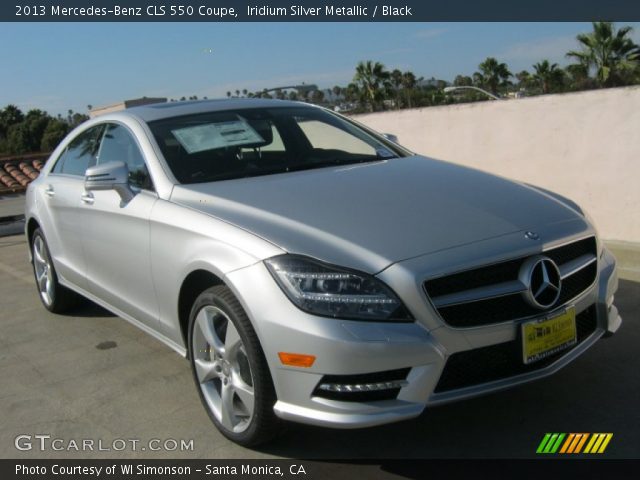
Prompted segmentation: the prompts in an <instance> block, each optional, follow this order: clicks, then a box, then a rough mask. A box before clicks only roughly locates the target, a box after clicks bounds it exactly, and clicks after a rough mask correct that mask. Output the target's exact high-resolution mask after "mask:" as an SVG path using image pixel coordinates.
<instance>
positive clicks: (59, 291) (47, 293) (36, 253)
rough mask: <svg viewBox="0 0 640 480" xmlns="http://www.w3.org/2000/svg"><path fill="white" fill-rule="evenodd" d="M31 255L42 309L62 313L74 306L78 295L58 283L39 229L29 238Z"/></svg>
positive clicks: (47, 248)
mask: <svg viewBox="0 0 640 480" xmlns="http://www.w3.org/2000/svg"><path fill="white" fill-rule="evenodd" d="M31 255H32V257H33V274H34V276H35V278H36V287H37V288H38V293H39V296H40V300H41V301H42V304H43V305H44V307H45V308H46V309H47V310H49V311H50V312H53V313H62V312H64V311H66V310H68V309H69V308H71V307H72V306H73V305H75V304H76V301H77V299H78V295H77V294H76V293H74V292H72V291H71V290H69V289H68V288H66V287H63V286H62V285H61V284H60V282H59V281H58V275H57V274H56V269H55V268H54V266H53V261H52V260H51V254H50V253H49V247H48V246H47V241H46V240H45V238H44V235H43V233H42V230H40V229H39V228H38V229H36V230H35V231H34V232H33V236H32V237H31Z"/></svg>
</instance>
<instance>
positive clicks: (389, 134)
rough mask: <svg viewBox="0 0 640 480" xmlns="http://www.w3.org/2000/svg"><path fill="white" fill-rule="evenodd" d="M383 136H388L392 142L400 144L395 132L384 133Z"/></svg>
mask: <svg viewBox="0 0 640 480" xmlns="http://www.w3.org/2000/svg"><path fill="white" fill-rule="evenodd" d="M382 136H383V137H384V138H386V139H387V140H389V141H390V142H393V143H398V144H399V142H398V137H397V136H396V135H394V134H393V133H383V134H382Z"/></svg>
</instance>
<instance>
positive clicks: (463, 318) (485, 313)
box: [424, 237, 598, 328]
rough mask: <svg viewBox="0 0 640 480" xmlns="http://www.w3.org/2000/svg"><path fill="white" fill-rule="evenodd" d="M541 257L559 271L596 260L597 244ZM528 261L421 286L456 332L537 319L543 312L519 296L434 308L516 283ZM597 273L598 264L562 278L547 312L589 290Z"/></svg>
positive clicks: (583, 242) (589, 241) (556, 250)
mask: <svg viewBox="0 0 640 480" xmlns="http://www.w3.org/2000/svg"><path fill="white" fill-rule="evenodd" d="M542 254H543V255H544V256H546V257H549V258H550V259H552V260H553V261H554V262H555V263H556V264H557V265H558V266H559V267H560V268H561V269H562V266H563V265H566V264H569V263H570V262H572V261H574V260H576V259H579V258H581V257H584V256H587V257H589V258H591V259H592V260H595V259H596V255H597V247H596V240H595V237H589V238H586V239H584V240H579V241H577V242H573V243H570V244H568V245H563V246H561V247H557V248H554V249H551V250H547V251H545V252H543V253H542ZM587 257H585V258H587ZM527 258H529V257H522V258H518V259H514V260H509V261H506V262H500V263H497V264H493V265H489V266H485V267H480V268H476V269H472V270H467V271H464V272H459V273H454V274H452V275H447V276H445V277H440V278H436V279H432V280H428V281H426V282H425V283H424V288H425V291H426V292H427V295H428V296H429V297H430V298H431V299H432V300H434V304H436V309H437V311H438V313H439V314H440V316H441V317H442V319H443V320H444V321H445V322H446V323H448V324H449V325H451V326H454V327H458V328H464V327H476V326H480V325H487V324H492V323H500V322H507V321H512V320H517V319H523V318H527V317H532V316H535V315H540V314H541V313H544V311H542V310H540V309H538V308H535V307H533V306H531V305H530V304H529V303H528V302H527V301H526V300H525V299H524V297H523V296H522V295H521V294H520V293H510V294H506V295H503V296H497V297H492V298H480V299H474V300H473V301H466V302H463V303H462V302H461V303H454V304H451V305H441V306H437V299H438V297H441V298H443V297H444V296H446V295H452V294H459V293H461V292H466V291H471V290H474V289H478V288H488V289H490V288H491V287H492V286H493V285H498V284H502V283H504V282H514V281H516V280H517V279H518V272H519V271H520V268H521V267H522V264H523V263H524V262H525V261H526V260H527ZM597 270H598V268H597V262H595V261H592V263H589V264H588V265H586V266H584V268H581V269H579V270H578V271H576V272H574V273H573V274H571V275H568V276H566V277H565V278H563V280H562V289H561V293H560V297H559V298H558V300H557V301H556V302H555V304H554V305H552V306H550V307H549V308H548V309H547V311H549V310H552V309H554V308H557V307H558V306H560V305H563V304H564V303H566V302H568V301H569V300H571V299H573V298H575V297H577V296H578V295H580V294H581V293H582V292H584V291H585V290H586V289H588V288H589V287H590V286H591V285H592V284H593V282H594V281H595V279H596V275H597Z"/></svg>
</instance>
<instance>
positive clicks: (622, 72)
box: [567, 22, 640, 87]
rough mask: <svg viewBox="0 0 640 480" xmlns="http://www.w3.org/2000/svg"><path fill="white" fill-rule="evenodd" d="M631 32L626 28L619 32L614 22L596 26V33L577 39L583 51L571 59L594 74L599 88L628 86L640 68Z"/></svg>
mask: <svg viewBox="0 0 640 480" xmlns="http://www.w3.org/2000/svg"><path fill="white" fill-rule="evenodd" d="M631 30H632V28H631V27H622V28H620V29H618V30H617V31H616V29H615V26H614V24H613V23H612V22H593V32H591V33H581V34H580V35H578V36H577V37H576V39H577V40H578V43H579V44H580V46H581V47H582V48H581V50H579V51H578V50H573V51H571V52H569V53H567V57H570V58H574V59H576V60H577V61H578V64H579V65H582V66H583V67H586V68H587V70H591V71H593V72H594V73H595V80H596V83H597V84H598V86H599V87H615V86H619V85H625V84H628V83H630V82H631V81H632V76H633V74H634V71H637V69H638V68H639V65H640V49H639V48H638V45H636V44H635V43H633V41H632V40H631V39H630V38H629V34H630V33H631Z"/></svg>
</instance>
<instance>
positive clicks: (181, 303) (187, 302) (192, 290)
mask: <svg viewBox="0 0 640 480" xmlns="http://www.w3.org/2000/svg"><path fill="white" fill-rule="evenodd" d="M216 285H226V283H225V282H224V280H222V278H220V277H219V276H218V275H216V274H214V273H212V272H211V271H210V270H205V269H202V268H199V269H197V270H193V271H192V272H190V273H189V274H188V275H187V276H186V277H185V279H184V280H183V281H182V284H181V285H180V293H179V294H178V322H179V324H180V333H181V334H182V340H183V341H184V345H185V349H186V352H187V358H189V355H190V353H189V339H188V338H187V335H188V333H189V314H190V313H191V307H192V306H193V304H194V302H195V300H196V298H198V295H200V294H201V293H202V292H204V291H205V290H206V289H208V288H211V287H214V286H216Z"/></svg>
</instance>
